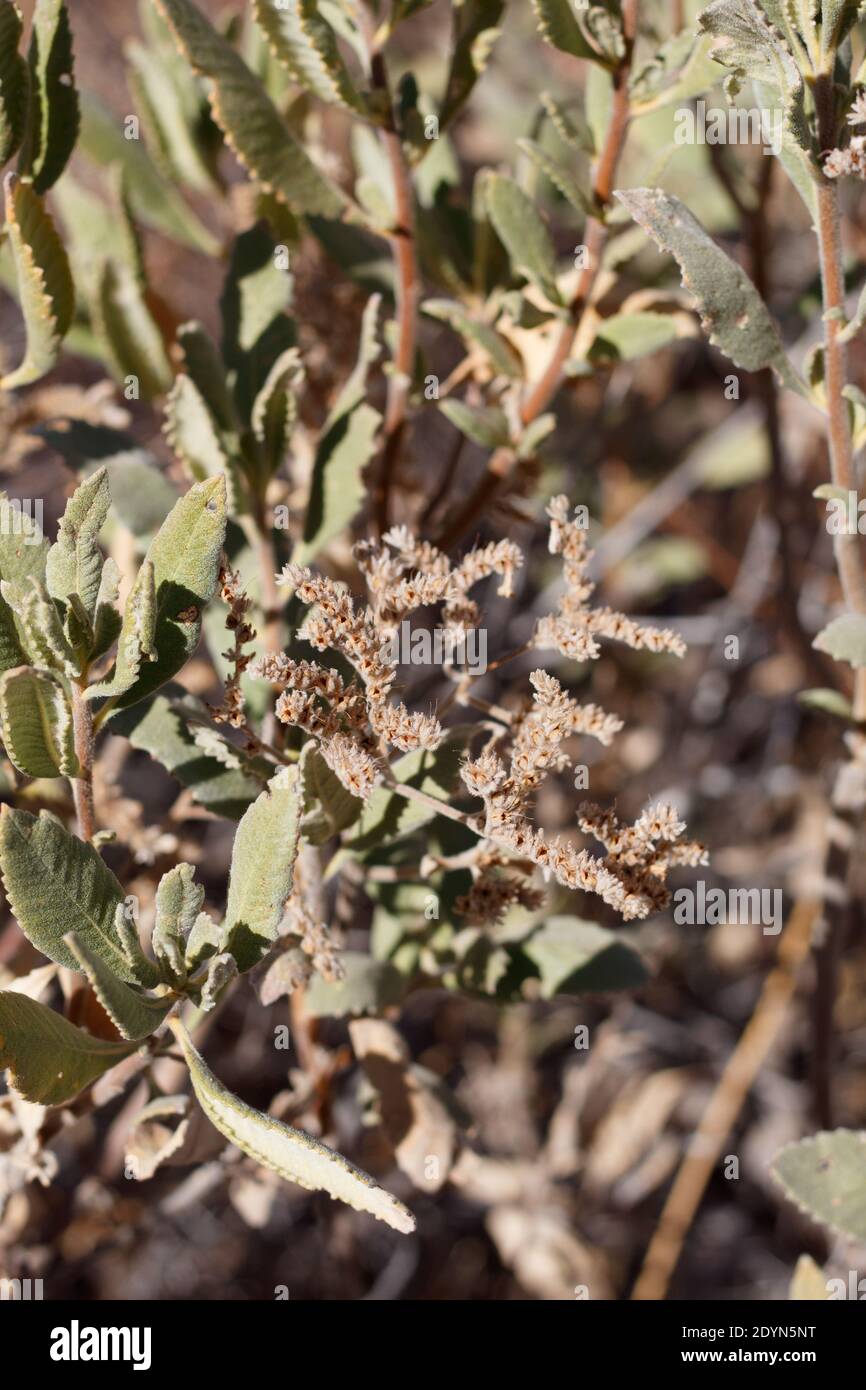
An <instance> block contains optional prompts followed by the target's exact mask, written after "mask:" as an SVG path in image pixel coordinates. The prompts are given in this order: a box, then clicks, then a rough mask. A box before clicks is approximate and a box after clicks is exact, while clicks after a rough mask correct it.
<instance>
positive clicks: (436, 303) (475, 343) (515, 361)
mask: <svg viewBox="0 0 866 1390" xmlns="http://www.w3.org/2000/svg"><path fill="white" fill-rule="evenodd" d="M421 309H422V312H423V313H425V314H426V315H427V316H428V318H431V319H437V320H438V321H439V322H440V323H447V324H448V325H449V327H451V328H453V329H454V331H455V333H459V334H460V336H461V338H462V339H463V341H464V343H465V344H466V346H467V348H468V349H469V351H472V350H473V349H475V348H477V347H480V348H481V350H482V351H483V352H484V353H486V354H487V356H488V357H489V359H490V363H491V365H492V367H493V368H494V370H495V371H496V372H497V373H499V374H500V375H501V376H508V377H513V378H516V379H520V378H522V376H523V364H522V362H521V359H520V355H519V354H518V352H517V351H516V349H515V348H513V347H512V346H511V344H510V343H509V341H508V339H507V338H504V337H503V336H502V334H501V333H497V331H496V329H495V328H491V326H490V324H488V323H484V322H483V320H481V319H478V318H474V317H473V316H472V314H470V313H469V312H468V310H466V309H464V307H463V305H462V304H458V303H457V302H456V300H451V299H425V301H424V303H423V304H422V305H421Z"/></svg>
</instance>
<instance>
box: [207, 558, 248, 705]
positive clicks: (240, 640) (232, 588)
mask: <svg viewBox="0 0 866 1390" xmlns="http://www.w3.org/2000/svg"><path fill="white" fill-rule="evenodd" d="M219 595H220V598H221V599H222V601H223V603H227V604H228V608H229V611H228V614H227V616H226V627H227V628H228V630H229V632H230V633H231V634H232V636H233V639H234V640H233V643H232V646H231V647H230V649H229V650H228V651H226V652H223V656H224V658H225V660H226V661H228V662H229V665H230V668H231V669H230V670H229V673H228V676H227V677H226V681H225V691H224V694H223V699H222V704H221V705H220V706H219V707H218V708H212V709H211V713H212V715H213V717H214V720H215V721H216V723H217V724H229V725H231V727H232V728H233V729H242V728H244V727H245V725H246V722H247V717H246V713H245V711H244V697H243V692H242V691H241V676H242V675H243V673H244V671H245V670H246V669H247V667H248V666H249V664H250V661H251V660H252V655H251V653H249V652H245V651H244V647H245V646H247V644H248V643H249V642H252V641H253V639H254V638H255V635H256V634H255V629H254V628H253V627H252V626H251V625H250V623H249V622H248V621H247V614H248V613H249V610H250V604H251V600H250V598H249V597H248V595H247V594H246V593H245V592H244V590H243V589H242V588H241V582H240V575H239V574H238V572H237V570H233V569H232V568H231V566H230V565H228V564H227V563H225V561H224V562H223V564H222V566H221V568H220V573H219Z"/></svg>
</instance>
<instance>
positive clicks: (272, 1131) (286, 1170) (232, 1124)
mask: <svg viewBox="0 0 866 1390" xmlns="http://www.w3.org/2000/svg"><path fill="white" fill-rule="evenodd" d="M170 1026H171V1028H172V1030H173V1032H174V1034H175V1036H176V1038H177V1040H178V1042H179V1043H180V1045H181V1048H182V1050H183V1054H184V1056H185V1057H186V1061H187V1065H188V1067H189V1070H190V1075H191V1077H192V1084H193V1089H194V1091H195V1093H196V1096H197V1098H198V1102H199V1105H200V1106H201V1107H202V1109H203V1111H204V1113H205V1114H206V1116H207V1118H208V1119H209V1120H210V1122H211V1124H212V1125H214V1126H215V1128H216V1129H218V1130H219V1131H220V1133H221V1134H224V1135H225V1136H226V1138H227V1139H230V1140H231V1142H232V1143H233V1144H235V1145H237V1147H238V1148H239V1149H241V1150H242V1151H243V1152H244V1153H245V1154H249V1155H250V1157H251V1158H254V1159H255V1160H256V1162H257V1163H261V1164H262V1165H263V1166H264V1167H265V1168H270V1169H272V1170H273V1171H274V1172H275V1173H279V1175H280V1177H282V1178H285V1179H286V1180H287V1181H288V1182H294V1183H297V1184H298V1185H299V1186H300V1187H306V1188H308V1189H309V1190H310V1191H313V1192H319V1191H324V1192H327V1193H328V1194H329V1195H330V1196H331V1197H333V1198H334V1199H335V1200H337V1201H341V1202H346V1203H347V1205H348V1206H350V1207H354V1209H355V1210H356V1211H366V1212H369V1213H370V1214H371V1215H372V1216H375V1217H378V1219H379V1220H380V1221H385V1222H386V1223H387V1224H388V1225H389V1226H392V1227H393V1228H394V1230H396V1231H402V1232H403V1233H404V1234H408V1233H409V1232H411V1231H413V1230H414V1229H415V1221H414V1218H413V1216H412V1213H411V1212H410V1211H408V1210H407V1208H406V1207H404V1205H403V1203H402V1202H398V1200H397V1198H396V1197H392V1196H391V1193H390V1192H386V1191H385V1190H384V1188H381V1187H380V1186H379V1185H378V1183H377V1182H376V1181H375V1180H374V1179H373V1178H371V1177H370V1176H369V1175H368V1174H367V1173H364V1172H362V1171H361V1169H360V1168H356V1167H355V1166H354V1164H352V1163H350V1162H349V1161H348V1159H346V1158H343V1156H342V1154H338V1153H335V1152H334V1150H333V1149H329V1148H327V1147H326V1146H325V1145H324V1144H321V1143H319V1141H318V1140H317V1139H313V1138H311V1136H310V1135H309V1134H304V1133H303V1131H302V1130H299V1129H292V1128H291V1127H290V1126H289V1125H286V1124H283V1123H282V1121H280V1120H275V1119H273V1118H272V1117H271V1116H270V1115H263V1114H261V1113H260V1112H259V1111H258V1110H253V1109H251V1108H250V1106H248V1105H246V1104H245V1103H244V1102H243V1101H242V1100H240V1099H239V1098H238V1097H237V1096H234V1095H232V1093H231V1092H230V1091H227V1090H226V1088H225V1086H223V1085H222V1083H221V1082H220V1081H218V1080H217V1078H216V1077H215V1076H214V1074H213V1072H212V1071H211V1070H210V1068H209V1067H208V1066H207V1065H206V1063H205V1061H204V1059H203V1058H202V1057H201V1055H200V1054H199V1053H198V1052H197V1051H196V1049H195V1047H194V1046H193V1044H192V1042H191V1040H190V1037H189V1034H188V1033H187V1032H186V1029H185V1028H184V1027H183V1025H182V1024H181V1023H180V1022H179V1021H178V1020H176V1019H175V1020H172V1022H171V1025H170Z"/></svg>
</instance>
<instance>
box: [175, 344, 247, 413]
mask: <svg viewBox="0 0 866 1390" xmlns="http://www.w3.org/2000/svg"><path fill="white" fill-rule="evenodd" d="M177 345H178V347H179V348H180V352H181V357H182V360H183V367H184V371H185V372H186V374H187V376H189V377H190V378H191V379H192V380H193V381H194V382H195V385H196V387H197V388H198V391H199V393H200V394H201V396H202V398H203V399H204V400H205V401H206V403H207V407H208V410H209V411H210V413H211V415H212V416H213V419H214V423H215V425H216V427H217V428H218V429H219V430H221V431H223V432H224V433H227V434H232V433H234V434H236V433H237V431H238V428H239V426H238V418H237V412H236V410H235V403H234V401H233V399H232V393H231V391H230V389H229V384H228V381H227V380H226V370H225V367H224V365H223V362H222V358H221V357H220V354H219V351H218V349H217V346H216V344H215V343H214V341H213V339H212V338H211V337H210V335H209V334H208V333H206V332H205V330H204V328H202V326H201V324H200V323H198V322H196V321H195V320H192V321H191V322H190V323H184V324H181V326H180V328H179V329H178V330H177Z"/></svg>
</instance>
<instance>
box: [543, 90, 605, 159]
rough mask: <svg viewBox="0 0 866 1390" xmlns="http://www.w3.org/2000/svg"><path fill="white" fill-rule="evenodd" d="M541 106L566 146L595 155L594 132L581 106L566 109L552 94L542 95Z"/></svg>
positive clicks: (571, 106) (544, 93)
mask: <svg viewBox="0 0 866 1390" xmlns="http://www.w3.org/2000/svg"><path fill="white" fill-rule="evenodd" d="M541 104H542V106H543V107H544V109H545V111H546V112H547V116H548V119H549V120H550V123H551V125H552V126H553V128H554V130H555V131H556V133H557V135H558V136H559V138H560V140H561V141H562V143H563V144H564V145H570V146H571V147H572V149H575V150H582V151H583V153H584V154H594V153H595V141H594V139H593V135H592V131H591V130H590V128H589V124H588V122H587V119H586V117H585V116H584V114H583V111H582V110H581V109H580V107H579V106H575V105H569V106H567V107H566V106H564V105H563V104H562V102H560V101H557V100H556V98H555V97H553V96H551V94H550V92H542V93H541Z"/></svg>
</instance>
